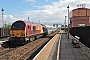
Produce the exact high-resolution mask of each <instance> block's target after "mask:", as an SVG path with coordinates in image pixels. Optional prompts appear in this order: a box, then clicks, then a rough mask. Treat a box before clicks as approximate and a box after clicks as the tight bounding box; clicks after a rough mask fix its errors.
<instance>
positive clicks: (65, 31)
mask: <svg viewBox="0 0 90 60" xmlns="http://www.w3.org/2000/svg"><path fill="white" fill-rule="evenodd" d="M66 17H67V16H65V32H66Z"/></svg>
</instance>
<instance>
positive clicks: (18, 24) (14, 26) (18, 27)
mask: <svg viewBox="0 0 90 60" xmlns="http://www.w3.org/2000/svg"><path fill="white" fill-rule="evenodd" d="M11 29H12V30H24V29H25V24H24V23H23V22H15V23H14V24H12V27H11Z"/></svg>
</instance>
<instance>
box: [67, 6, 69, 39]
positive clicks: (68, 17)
mask: <svg viewBox="0 0 90 60" xmlns="http://www.w3.org/2000/svg"><path fill="white" fill-rule="evenodd" d="M67 8H68V39H69V5H68V6H67Z"/></svg>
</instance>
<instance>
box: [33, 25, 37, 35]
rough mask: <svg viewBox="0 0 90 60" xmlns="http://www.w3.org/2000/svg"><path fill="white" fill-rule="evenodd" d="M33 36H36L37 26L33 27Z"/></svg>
mask: <svg viewBox="0 0 90 60" xmlns="http://www.w3.org/2000/svg"><path fill="white" fill-rule="evenodd" d="M33 34H36V26H33Z"/></svg>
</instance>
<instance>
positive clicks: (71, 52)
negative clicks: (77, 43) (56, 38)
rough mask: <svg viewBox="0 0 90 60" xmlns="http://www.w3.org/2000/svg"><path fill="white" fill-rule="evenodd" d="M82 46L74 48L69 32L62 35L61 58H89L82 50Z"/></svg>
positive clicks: (65, 59)
mask: <svg viewBox="0 0 90 60" xmlns="http://www.w3.org/2000/svg"><path fill="white" fill-rule="evenodd" d="M79 49H80V48H74V47H73V45H72V44H71V39H68V38H67V34H62V36H61V47H60V60H87V59H86V57H85V56H84V55H83V54H82V53H81V52H80V50H79Z"/></svg>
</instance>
